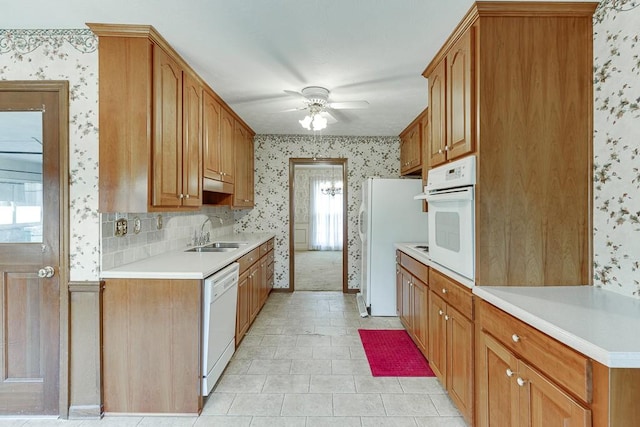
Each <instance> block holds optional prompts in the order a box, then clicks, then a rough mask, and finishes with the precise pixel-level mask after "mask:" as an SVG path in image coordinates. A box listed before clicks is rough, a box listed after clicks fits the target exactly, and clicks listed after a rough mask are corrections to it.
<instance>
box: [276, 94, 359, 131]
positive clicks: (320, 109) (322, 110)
mask: <svg viewBox="0 0 640 427" xmlns="http://www.w3.org/2000/svg"><path fill="white" fill-rule="evenodd" d="M284 92H285V93H287V94H289V95H292V96H295V97H298V98H302V99H303V100H304V103H305V105H304V106H303V107H299V108H291V109H289V110H285V111H301V110H308V111H309V113H308V114H307V116H306V117H305V118H304V119H303V120H299V122H300V124H301V125H302V127H304V128H305V129H308V130H311V128H312V127H313V130H321V129H324V128H325V127H326V126H327V118H326V117H323V114H326V115H327V116H329V117H330V118H331V120H332V121H333V122H337V121H338V120H337V119H336V118H335V116H334V115H332V114H331V110H347V109H349V110H353V109H363V108H368V107H369V103H368V102H367V101H346V102H329V93H330V92H329V89H326V88H324V87H321V86H307V87H305V88H304V89H302V91H300V92H296V91H293V90H285V91H284Z"/></svg>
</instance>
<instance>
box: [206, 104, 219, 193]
mask: <svg viewBox="0 0 640 427" xmlns="http://www.w3.org/2000/svg"><path fill="white" fill-rule="evenodd" d="M203 98H204V102H203V135H202V140H203V142H202V144H203V150H204V164H203V175H204V176H205V177H206V178H211V179H215V180H218V181H222V149H221V145H222V144H221V138H220V124H221V118H222V106H221V105H220V103H219V102H218V101H216V99H215V98H214V97H213V95H212V94H211V93H210V92H209V91H204V97H203Z"/></svg>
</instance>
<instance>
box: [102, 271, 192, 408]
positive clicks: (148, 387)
mask: <svg viewBox="0 0 640 427" xmlns="http://www.w3.org/2000/svg"><path fill="white" fill-rule="evenodd" d="M201 313H202V280H165V279H157V280H156V279H107V280H105V281H104V291H103V293H102V334H103V335H102V381H103V402H104V411H105V412H106V413H158V414H160V413H174V414H175V413H185V414H187V413H188V414H198V413H199V412H200V410H201V409H202V393H201V383H200V363H201V361H200V359H201V354H200V340H201V338H200V337H201V324H202V314H201Z"/></svg>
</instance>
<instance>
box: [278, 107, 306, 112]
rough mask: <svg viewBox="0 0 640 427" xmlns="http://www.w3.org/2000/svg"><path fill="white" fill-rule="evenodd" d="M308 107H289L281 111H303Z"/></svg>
mask: <svg viewBox="0 0 640 427" xmlns="http://www.w3.org/2000/svg"><path fill="white" fill-rule="evenodd" d="M306 109H307V107H298V108H287V109H286V110H280V111H279V113H289V112H291V111H302V110H306Z"/></svg>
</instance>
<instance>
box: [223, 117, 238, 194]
mask: <svg viewBox="0 0 640 427" xmlns="http://www.w3.org/2000/svg"><path fill="white" fill-rule="evenodd" d="M235 124H236V121H235V120H234V118H233V116H232V115H231V113H229V112H228V111H227V110H225V109H223V110H222V116H221V118H220V144H221V150H222V153H221V157H220V158H221V160H222V180H223V181H224V182H228V183H230V184H233V183H234V182H235V175H236V172H235V151H236V139H235V127H236V125H235Z"/></svg>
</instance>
